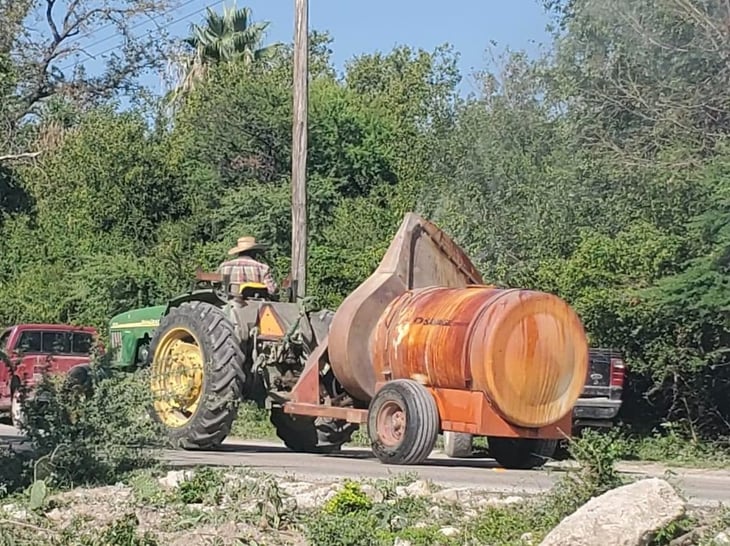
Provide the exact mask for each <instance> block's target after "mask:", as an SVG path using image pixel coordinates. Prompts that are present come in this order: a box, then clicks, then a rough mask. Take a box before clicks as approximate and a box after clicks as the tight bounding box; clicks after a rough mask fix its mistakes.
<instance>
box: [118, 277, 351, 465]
mask: <svg viewBox="0 0 730 546" xmlns="http://www.w3.org/2000/svg"><path fill="white" fill-rule="evenodd" d="M333 315H334V313H333V312H332V311H329V310H322V311H317V312H308V311H306V310H305V309H304V308H303V307H302V306H301V305H300V304H298V303H292V302H289V301H274V300H273V299H272V298H271V297H270V296H269V294H268V292H267V290H266V286H265V285H263V284H258V283H244V284H240V285H237V284H232V283H231V282H230V281H229V278H228V277H223V276H220V275H218V274H216V273H203V272H201V271H198V272H197V274H196V283H195V285H194V286H193V288H192V289H191V290H190V291H189V292H188V293H185V294H182V295H179V296H177V297H175V298H173V299H172V300H170V301H169V302H168V303H167V305H162V306H154V307H146V308H141V309H136V310H133V311H129V312H126V313H122V314H120V315H117V316H115V317H113V318H112V320H111V323H110V339H111V347H112V350H113V351H116V365H117V366H118V367H121V368H125V369H137V368H149V370H150V387H151V390H152V395H153V407H152V408H150V409H151V412H150V413H151V415H152V417H153V418H154V419H155V420H156V421H157V422H159V423H160V424H162V425H163V427H164V428H165V430H166V431H167V434H168V437H169V438H170V440H171V441H172V442H173V443H174V444H175V445H176V446H177V447H181V448H184V449H214V448H216V447H217V446H219V445H220V444H221V443H222V442H223V440H224V439H225V438H226V436H228V434H229V433H230V430H231V426H232V424H233V422H234V420H235V418H236V415H237V411H238V406H239V404H240V402H241V401H244V400H249V401H254V402H255V403H256V404H257V405H258V406H259V407H262V408H267V409H268V410H269V414H270V420H271V422H272V424H273V425H274V426H275V428H276V431H277V435H278V436H279V438H280V439H281V440H282V441H283V442H284V444H285V445H286V446H287V447H288V448H290V449H292V450H294V451H299V452H309V453H327V452H331V451H334V450H337V449H339V448H340V447H341V446H342V445H343V444H344V443H346V442H347V441H349V440H350V438H351V437H352V434H353V433H354V432H355V431H356V430H357V428H358V425H357V424H352V423H348V422H347V421H345V420H342V419H334V418H329V417H314V416H295V415H292V414H289V413H285V412H284V411H283V410H282V406H283V405H284V404H285V403H286V402H287V401H288V399H289V393H290V392H291V389H292V388H293V386H294V385H295V384H296V383H297V380H298V379H299V377H300V375H301V373H302V371H303V369H304V365H305V363H306V361H307V358H308V356H309V355H310V354H311V353H312V351H314V349H315V348H316V347H317V346H318V345H319V344H320V343H321V342H322V340H323V339H325V338H326V337H327V334H328V330H329V325H330V322H331V320H332V317H333ZM321 379H322V381H321V385H322V386H323V388H325V389H326V390H327V394H328V395H329V396H331V397H337V396H341V395H342V390H343V389H342V388H341V386H340V385H339V384H338V382H337V381H336V380H335V378H334V375H333V374H332V372H331V370H323V371H322V372H321ZM323 394H324V393H323Z"/></svg>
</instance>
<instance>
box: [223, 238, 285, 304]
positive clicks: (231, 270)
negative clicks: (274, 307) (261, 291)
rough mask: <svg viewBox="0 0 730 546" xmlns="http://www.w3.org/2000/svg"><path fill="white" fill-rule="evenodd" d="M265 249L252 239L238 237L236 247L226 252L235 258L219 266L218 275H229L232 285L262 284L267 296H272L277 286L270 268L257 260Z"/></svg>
mask: <svg viewBox="0 0 730 546" xmlns="http://www.w3.org/2000/svg"><path fill="white" fill-rule="evenodd" d="M265 249H266V246H265V245H263V244H261V243H258V242H257V241H256V239H255V238H254V237H240V238H239V239H238V243H237V244H236V246H234V247H233V248H232V249H230V250H229V251H228V254H229V255H230V256H236V257H235V258H233V259H232V260H228V261H225V262H223V263H222V264H220V265H219V266H218V273H220V274H221V275H229V276H230V282H231V283H232V284H241V283H244V282H257V283H263V284H265V285H266V289H267V290H268V292H269V295H270V296H273V295H274V293H275V292H276V289H277V285H276V281H274V278H273V277H272V275H271V268H269V266H268V265H266V264H265V263H262V262H260V261H259V260H258V259H257V258H259V257H260V256H261V255H262V253H263V251H264V250H265Z"/></svg>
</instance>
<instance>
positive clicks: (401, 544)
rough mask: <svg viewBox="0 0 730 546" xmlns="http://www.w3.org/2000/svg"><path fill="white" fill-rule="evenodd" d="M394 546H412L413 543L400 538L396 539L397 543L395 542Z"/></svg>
mask: <svg viewBox="0 0 730 546" xmlns="http://www.w3.org/2000/svg"><path fill="white" fill-rule="evenodd" d="M393 546H411V541H410V540H405V539H403V538H400V537H395V541H393Z"/></svg>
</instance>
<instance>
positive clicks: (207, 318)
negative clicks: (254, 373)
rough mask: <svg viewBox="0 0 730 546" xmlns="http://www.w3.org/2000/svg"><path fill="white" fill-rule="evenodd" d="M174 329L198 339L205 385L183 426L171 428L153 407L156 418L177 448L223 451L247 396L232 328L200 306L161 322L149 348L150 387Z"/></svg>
mask: <svg viewBox="0 0 730 546" xmlns="http://www.w3.org/2000/svg"><path fill="white" fill-rule="evenodd" d="M174 329H178V330H180V329H182V331H185V330H186V331H188V332H190V333H191V334H193V336H195V341H197V343H196V345H197V344H198V343H199V345H198V348H199V349H200V351H201V353H202V361H203V379H202V388H201V391H202V392H201V393H200V397H199V402H198V403H197V407H196V408H195V410H194V411H193V412H192V414H191V415H189V416H188V420H187V422H185V423H184V424H182V425H181V426H171V425H170V424H169V423H166V422H165V420H164V419H163V418H161V417H160V415H159V413H158V411H156V409H155V407H154V403H153V405H152V407H151V408H150V415H151V416H152V418H153V419H154V420H155V421H156V422H157V423H159V424H160V425H162V427H163V428H164V430H165V432H166V433H167V436H168V438H169V440H170V441H171V443H172V444H173V446H174V447H177V448H183V449H190V450H192V449H212V448H216V447H218V446H220V444H221V443H222V442H223V440H224V439H225V438H226V436H228V434H229V433H230V431H231V426H232V425H233V421H234V420H235V419H236V415H237V413H238V406H239V404H240V402H241V400H242V398H243V396H244V395H245V393H246V388H247V383H248V381H247V378H246V376H245V374H244V368H243V367H244V365H245V362H246V359H245V356H244V354H243V352H242V351H241V347H240V342H239V340H238V338H237V336H236V333H235V331H234V328H233V325H232V324H231V322H230V321H229V320H228V319H227V318H226V316H225V314H224V313H223V312H222V311H221V310H220V309H219V308H217V307H215V306H213V305H211V304H209V303H206V302H201V301H193V302H186V303H183V304H181V305H180V306H179V307H176V308H173V309H171V310H170V312H169V313H168V314H167V315H165V316H164V317H163V318H162V320H161V321H160V325H159V326H158V328H157V329H156V330H155V333H154V336H153V338H152V341H151V343H150V348H149V355H150V357H149V359H150V361H151V375H152V381H153V382H154V381H155V373H156V372H157V373H159V370H156V357H157V351H158V350H159V349H160V341H161V340H163V339H165V335H166V334H167V332H170V331H172V330H174Z"/></svg>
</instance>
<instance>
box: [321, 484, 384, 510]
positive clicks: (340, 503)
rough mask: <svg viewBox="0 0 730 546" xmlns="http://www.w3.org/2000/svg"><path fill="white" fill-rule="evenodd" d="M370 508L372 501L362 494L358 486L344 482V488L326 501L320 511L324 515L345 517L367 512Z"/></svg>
mask: <svg viewBox="0 0 730 546" xmlns="http://www.w3.org/2000/svg"><path fill="white" fill-rule="evenodd" d="M372 506H373V503H372V501H371V500H370V498H369V497H368V496H367V495H366V494H365V493H364V492H363V490H362V488H361V487H360V484H359V483H357V482H353V481H350V480H346V481H345V485H344V487H343V488H342V489H341V490H340V491H338V493H337V494H336V495H335V496H334V497H332V498H331V499H330V500H329V501H327V503H326V504H325V505H324V507H323V509H322V510H323V511H324V513H325V514H338V515H342V516H345V515H348V514H353V513H357V512H367V511H368V510H370V509H371V508H372Z"/></svg>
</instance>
